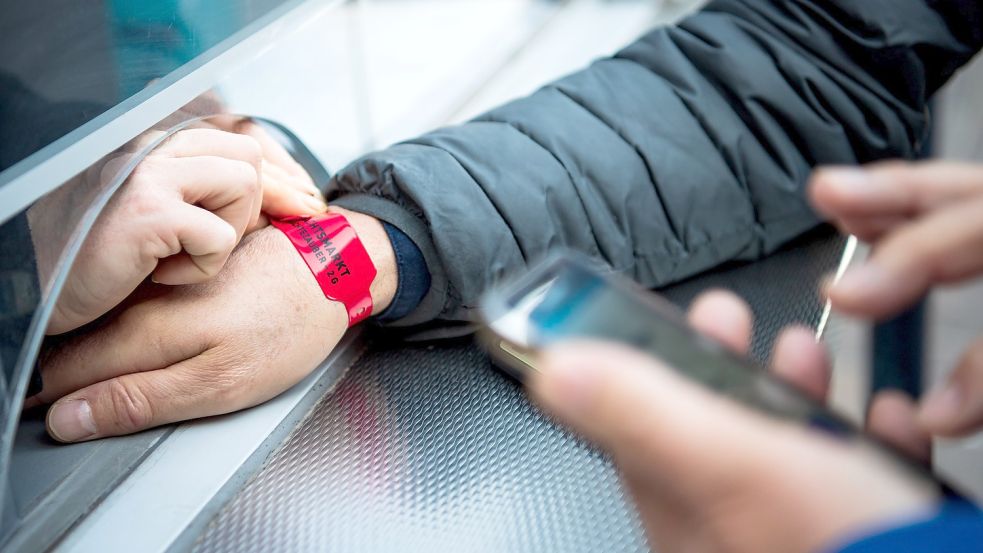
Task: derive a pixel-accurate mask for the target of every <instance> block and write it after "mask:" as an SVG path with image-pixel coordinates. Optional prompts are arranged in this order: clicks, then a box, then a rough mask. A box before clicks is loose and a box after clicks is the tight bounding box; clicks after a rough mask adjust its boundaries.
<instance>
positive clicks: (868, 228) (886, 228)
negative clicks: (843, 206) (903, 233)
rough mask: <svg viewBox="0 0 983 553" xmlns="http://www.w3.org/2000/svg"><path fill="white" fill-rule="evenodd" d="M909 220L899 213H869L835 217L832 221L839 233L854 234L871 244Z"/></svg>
mask: <svg viewBox="0 0 983 553" xmlns="http://www.w3.org/2000/svg"><path fill="white" fill-rule="evenodd" d="M909 220H910V218H908V217H902V216H900V215H869V216H860V217H843V218H839V219H836V220H835V221H834V223H835V224H836V228H837V229H839V230H840V232H841V233H843V234H846V235H851V236H856V237H857V239H859V240H862V241H864V242H867V243H868V244H871V243H874V242H875V241H877V240H879V239H880V238H881V237H882V236H884V235H885V234H887V233H888V232H890V231H892V230H894V229H895V228H897V227H899V226H901V225H902V224H904V223H906V222H908V221H909Z"/></svg>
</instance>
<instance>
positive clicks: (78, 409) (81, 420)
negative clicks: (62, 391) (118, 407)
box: [47, 399, 96, 442]
mask: <svg viewBox="0 0 983 553" xmlns="http://www.w3.org/2000/svg"><path fill="white" fill-rule="evenodd" d="M47 422H48V432H50V433H51V436H52V437H53V438H54V439H56V440H58V441H59V442H77V441H79V440H83V439H85V438H88V437H90V436H94V435H95V434H96V421H95V419H93V418H92V408H91V407H89V402H88V401H86V400H84V399H71V400H66V401H59V402H57V403H55V404H54V405H52V406H51V410H50V411H48V420H47Z"/></svg>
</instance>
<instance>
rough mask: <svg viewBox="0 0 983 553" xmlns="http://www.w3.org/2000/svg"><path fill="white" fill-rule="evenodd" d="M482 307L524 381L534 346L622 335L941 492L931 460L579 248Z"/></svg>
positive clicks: (718, 388) (495, 348) (710, 383)
mask: <svg viewBox="0 0 983 553" xmlns="http://www.w3.org/2000/svg"><path fill="white" fill-rule="evenodd" d="M479 312H480V316H481V318H482V323H483V325H482V328H481V329H480V330H479V338H480V340H481V341H482V342H483V344H484V346H485V347H486V348H487V349H488V351H489V352H490V353H491V355H492V357H493V359H494V360H495V361H496V365H497V366H499V367H500V368H502V369H503V370H505V371H506V372H507V373H508V374H510V375H511V376H513V377H514V378H516V379H518V380H519V381H523V380H525V378H526V377H527V376H528V375H529V373H530V372H531V371H536V370H537V369H536V361H535V359H536V351H537V350H539V349H540V348H542V347H544V346H547V345H549V344H550V343H553V342H558V341H563V340H570V339H576V338H590V339H601V340H609V341H615V342H620V343H623V344H627V345H630V346H633V347H635V348H637V349H640V350H643V351H645V352H648V353H649V354H651V355H653V356H655V357H657V358H659V359H660V360H662V361H663V362H664V363H665V365H667V366H668V367H671V368H673V369H675V370H676V371H678V372H680V373H681V374H683V375H684V376H686V377H688V378H690V379H692V380H694V381H696V382H698V383H699V384H701V385H703V386H706V387H708V388H710V389H711V390H713V391H715V392H717V393H720V394H723V395H725V396H728V397H730V398H732V399H734V400H737V401H739V402H741V403H743V404H744V405H746V406H748V407H751V408H754V409H757V410H759V411H762V412H764V413H766V414H768V415H770V416H773V417H778V418H781V419H785V420H789V421H793V422H795V423H797V424H801V425H803V426H806V427H809V428H812V429H816V430H819V431H821V432H824V433H827V434H831V435H833V436H835V437H836V438H837V439H840V440H843V441H845V442H849V443H851V444H852V445H855V446H856V447H858V448H859V449H862V450H863V451H864V453H865V454H868V455H874V456H877V457H882V458H884V459H885V460H886V461H887V462H888V463H889V464H890V465H891V466H893V467H894V468H896V469H897V470H900V471H902V472H905V473H907V474H906V477H908V478H911V479H912V481H916V482H919V483H920V484H922V485H924V486H925V487H926V489H927V490H929V492H930V493H938V491H939V490H940V487H939V486H940V483H939V482H938V481H937V480H935V478H934V477H933V476H932V474H931V472H930V471H929V470H928V469H927V467H925V466H923V465H922V464H920V463H918V462H917V461H915V460H913V459H911V458H909V457H908V456H906V455H904V454H903V453H901V452H900V451H898V450H896V449H894V448H893V447H891V446H889V445H887V444H884V443H882V442H880V441H878V440H877V439H875V438H874V437H872V436H869V435H867V434H865V433H863V432H862V431H861V430H860V429H858V428H857V427H856V426H854V425H853V424H852V423H850V422H849V421H848V420H846V419H845V418H843V417H841V416H839V415H837V414H836V413H834V412H832V411H830V410H829V409H827V408H826V407H824V406H822V405H821V404H819V403H818V402H816V401H813V400H812V399H811V398H809V397H808V396H806V395H804V394H802V393H800V392H799V391H798V390H796V389H795V388H793V387H792V386H790V385H788V384H786V383H785V382H783V381H781V380H779V379H778V378H776V377H774V376H773V375H771V374H770V373H769V372H768V371H766V370H765V369H764V368H762V367H760V366H757V365H756V364H754V363H753V362H752V361H751V360H749V359H746V358H743V357H741V356H739V355H736V354H734V353H733V352H731V351H730V350H728V349H726V348H725V347H724V346H723V345H721V344H719V343H718V342H716V341H714V340H712V339H710V338H707V337H705V336H703V335H701V334H699V333H698V332H696V331H695V330H693V329H692V328H691V327H690V326H689V325H688V324H687V323H686V321H685V318H684V317H683V315H682V313H681V312H680V311H679V310H678V309H677V308H676V307H675V306H673V305H672V304H671V303H669V302H668V301H667V300H665V299H663V298H660V297H659V296H657V295H656V294H654V293H652V292H651V291H649V290H647V289H645V288H643V287H641V286H640V285H638V284H636V283H634V282H632V281H630V280H628V279H626V278H623V277H620V276H617V275H616V274H614V273H612V272H610V271H605V270H602V269H601V268H599V263H598V262H594V261H592V260H589V259H587V258H585V257H579V256H576V255H574V254H564V255H560V256H557V257H554V258H552V259H550V260H549V261H546V262H545V263H542V264H540V265H538V266H537V267H535V268H534V269H533V270H531V271H530V272H529V273H527V274H524V275H522V276H521V277H519V278H517V279H515V280H512V281H510V282H506V283H505V284H504V285H502V286H499V287H496V288H495V289H494V290H492V291H491V292H489V293H487V294H486V295H485V296H484V298H483V299H482V301H481V304H480V308H479ZM932 490H934V492H932Z"/></svg>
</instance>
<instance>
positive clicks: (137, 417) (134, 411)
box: [107, 378, 154, 430]
mask: <svg viewBox="0 0 983 553" xmlns="http://www.w3.org/2000/svg"><path fill="white" fill-rule="evenodd" d="M107 394H108V400H109V408H110V410H111V411H110V412H111V414H112V416H113V417H114V422H115V425H116V426H117V427H119V428H120V429H122V430H140V429H143V428H147V427H148V426H150V425H151V424H152V423H153V420H154V416H153V408H152V406H151V404H150V401H148V399H147V396H146V395H145V394H144V393H143V392H142V391H141V390H140V389H139V388H138V387H136V386H134V385H128V384H127V383H124V382H123V381H122V380H120V379H118V378H114V379H112V380H110V381H109V383H108V390H107Z"/></svg>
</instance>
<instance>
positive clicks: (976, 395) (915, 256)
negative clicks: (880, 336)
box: [809, 162, 983, 449]
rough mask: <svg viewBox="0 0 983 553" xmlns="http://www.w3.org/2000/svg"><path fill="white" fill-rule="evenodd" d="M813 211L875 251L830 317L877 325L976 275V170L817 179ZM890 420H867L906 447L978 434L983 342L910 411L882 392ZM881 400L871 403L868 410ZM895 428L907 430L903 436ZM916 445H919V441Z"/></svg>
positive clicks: (922, 166)
mask: <svg viewBox="0 0 983 553" xmlns="http://www.w3.org/2000/svg"><path fill="white" fill-rule="evenodd" d="M809 191H810V195H811V197H812V201H813V204H814V205H815V207H816V209H817V210H818V211H819V212H820V213H821V214H823V215H824V216H826V217H827V218H829V219H830V220H831V221H832V222H834V223H835V224H836V225H837V226H838V227H839V228H840V229H841V230H843V231H844V232H847V233H850V234H854V235H856V236H857V237H858V238H860V239H861V240H864V241H867V242H870V243H871V244H872V245H873V251H872V254H871V256H870V258H869V259H868V260H867V261H866V262H864V263H863V264H862V265H861V266H859V267H857V268H854V269H852V270H850V271H847V272H846V273H845V274H844V275H843V278H842V279H840V281H838V282H836V283H834V284H832V285H830V286H829V287H828V289H827V293H828V295H829V298H830V302H831V303H832V306H833V308H834V309H837V310H838V311H841V312H845V313H848V314H851V315H855V316H860V317H866V318H874V319H883V318H886V317H889V316H891V315H895V314H897V313H899V312H901V311H902V310H903V309H905V308H906V307H908V306H910V305H912V304H913V303H914V302H916V301H917V300H918V299H919V298H921V297H922V296H924V295H925V294H926V293H927V292H928V291H929V290H930V288H932V287H933V286H937V285H942V284H950V283H955V282H960V281H964V280H967V279H969V278H971V277H974V276H978V275H980V274H981V273H983V165H973V164H960V163H946V162H931V163H917V164H910V163H901V162H890V163H880V164H875V165H871V166H868V167H866V168H859V169H858V168H828V169H821V170H819V171H817V173H816V175H815V176H814V177H813V180H812V183H811V184H810V187H809ZM890 394H891V397H893V398H894V399H892V400H889V402H890V403H891V404H892V405H893V406H892V407H891V408H890V411H891V412H892V416H891V417H881V416H880V415H879V414H878V413H877V412H875V411H874V410H872V412H871V424H872V426H873V427H874V428H879V427H881V426H882V425H883V424H884V423H882V422H880V421H882V420H883V421H886V420H887V419H888V418H893V420H894V421H895V422H894V430H893V431H892V432H894V433H896V434H897V433H904V434H907V436H908V443H915V441H916V440H918V439H920V440H921V442H922V443H923V444H924V445H923V449H925V448H927V447H928V440H929V438H928V435H929V434H937V435H943V436H962V435H966V434H969V433H972V432H975V431H976V430H979V429H980V428H981V426H983V339H980V340H977V341H976V342H975V343H974V344H972V345H971V346H970V347H969V348H968V349H967V351H966V352H965V353H964V354H963V357H962V360H961V361H960V362H959V364H958V365H957V367H956V369H955V371H954V372H953V373H952V375H951V376H950V377H949V379H948V380H947V382H945V383H943V385H942V386H941V387H939V388H937V389H936V390H934V391H932V392H931V393H930V394H929V395H928V396H926V398H925V399H924V400H923V402H922V404H921V406H920V407H918V406H916V405H915V404H914V403H913V402H912V401H911V400H910V399H907V398H906V397H905V396H903V394H900V393H899V392H890ZM878 402H879V400H878V399H877V398H875V404H874V407H877V403H878ZM898 421H907V422H908V428H907V430H902V429H901V426H900V423H899V422H898ZM919 436H920V438H919Z"/></svg>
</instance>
